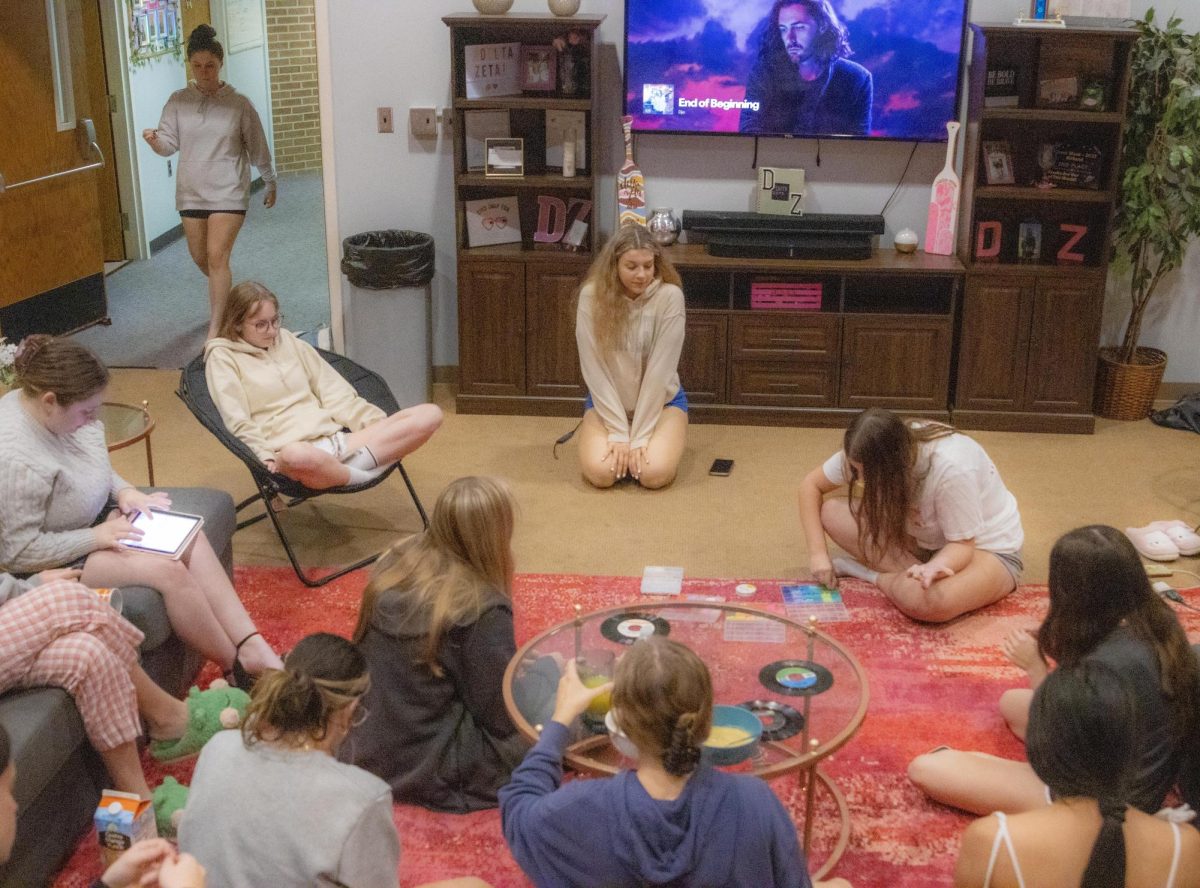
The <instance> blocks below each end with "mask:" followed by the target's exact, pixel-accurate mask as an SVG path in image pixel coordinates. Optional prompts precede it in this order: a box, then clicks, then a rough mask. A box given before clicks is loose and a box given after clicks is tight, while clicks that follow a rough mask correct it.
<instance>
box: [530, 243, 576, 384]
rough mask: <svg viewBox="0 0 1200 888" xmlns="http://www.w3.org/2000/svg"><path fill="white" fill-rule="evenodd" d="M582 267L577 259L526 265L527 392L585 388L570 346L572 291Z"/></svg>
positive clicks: (572, 326)
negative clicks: (561, 264) (576, 263)
mask: <svg viewBox="0 0 1200 888" xmlns="http://www.w3.org/2000/svg"><path fill="white" fill-rule="evenodd" d="M586 273H587V267H586V266H583V265H580V266H577V267H573V266H567V267H565V268H564V267H556V266H549V265H545V266H544V265H535V264H533V263H530V264H529V265H527V266H526V271H525V318H526V337H525V367H526V391H527V392H528V394H530V395H532V396H535V397H559V398H582V397H583V396H584V395H586V394H587V388H586V387H585V386H584V384H583V374H582V373H581V372H580V370H579V351H578V349H577V348H576V347H575V291H576V290H577V289H578V288H579V282H580V279H581V278H582V277H583V275H584V274H586Z"/></svg>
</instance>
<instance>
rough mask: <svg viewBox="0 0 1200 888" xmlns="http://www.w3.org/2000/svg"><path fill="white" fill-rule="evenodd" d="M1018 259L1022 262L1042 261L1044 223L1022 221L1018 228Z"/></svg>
mask: <svg viewBox="0 0 1200 888" xmlns="http://www.w3.org/2000/svg"><path fill="white" fill-rule="evenodd" d="M1017 259H1018V260H1020V261H1021V262H1040V261H1041V259H1042V223H1041V222H1037V221H1035V220H1026V221H1025V222H1022V223H1021V224H1020V226H1019V228H1018V229H1017Z"/></svg>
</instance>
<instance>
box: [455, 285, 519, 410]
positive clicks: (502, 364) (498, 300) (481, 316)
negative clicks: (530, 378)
mask: <svg viewBox="0 0 1200 888" xmlns="http://www.w3.org/2000/svg"><path fill="white" fill-rule="evenodd" d="M458 377H459V378H458V386H459V392H460V393H462V394H464V395H523V394H525V266H524V265H523V264H522V263H520V262H463V261H460V262H459V265H458Z"/></svg>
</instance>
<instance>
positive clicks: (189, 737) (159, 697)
mask: <svg viewBox="0 0 1200 888" xmlns="http://www.w3.org/2000/svg"><path fill="white" fill-rule="evenodd" d="M78 576H79V571H78V570H48V571H44V572H43V573H42V574H40V575H36V576H35V577H34V581H36V582H31V581H28V580H18V579H17V578H16V577H13V576H11V575H10V574H5V573H0V693H3V692H5V691H10V690H13V689H15V688H35V687H46V686H49V687H61V688H62V689H63V690H65V691H66V692H67V693H68V694H70V695H71V697H72V698H73V699H74V700H75V706H76V708H77V709H78V710H79V715H80V718H81V719H82V720H83V727H84V730H85V731H86V732H87V737H88V740H89V742H90V743H91V744H92V746H93V747H94V748H95V750H96V751H97V752H98V753H99V754H100V759H101V761H103V762H104V767H105V769H106V770H107V771H108V775H109V779H110V780H111V781H112V786H113V787H114V788H115V789H118V790H121V791H122V792H132V793H136V794H137V795H139V796H141V797H142V798H147V799H148V798H150V795H151V793H150V787H149V785H148V784H147V783H146V776H145V774H144V773H143V771H142V763H141V759H140V758H139V756H138V748H137V741H138V738H139V737H141V736H142V722H141V718H139V715H140V716H141V717H143V718H145V720H146V726H147V728H148V729H149V733H150V738H151V739H152V740H154V741H156V742H155V743H154V744H153V745H152V747H151V751H152V753H153V754H154V755H155V756H157V757H160V758H163V759H175V758H182V757H185V756H186V755H189V754H190V755H194V754H195V753H197V752H199V751H200V747H201V746H203V745H204V743H205V741H207V740H208V739H209V737H210V736H211V735H212V732H213V731H215V730H218V729H219V728H220V727H221V725H220V722H219V721H217V720H215V719H213V720H210V721H207V722H205V721H203V720H201V719H192V718H191V717H190V714H189V709H190V706H192V705H196V704H197V703H198V702H199V699H200V698H199V697H189V701H188V703H185V702H184V701H182V700H176V699H175V698H174V697H172V696H171V695H170V694H168V693H167V692H166V691H164V690H163V689H162V688H160V687H159V686H158V685H156V684H155V683H154V682H153V681H152V680H151V678H150V676H148V675H147V674H146V673H145V672H143V671H142V668H141V667H140V666H139V665H138V645H139V644H141V642H142V633H141V632H140V631H139V630H138V629H137V628H136V627H135V626H134V625H133V624H132V623H130V622H128V621H127V620H125V619H123V618H122V617H121V616H120V615H119V614H118V613H117V612H116V611H115V610H113V609H112V608H111V607H109V606H108V605H107V604H106V603H104V602H103V601H101V599H100V597H99V596H98V595H97V594H96V593H95V592H93V591H92V590H91V589H88V588H86V587H84V586H81V585H79V583H76V582H73V580H74V579H75V578H77V577H78ZM38 583H40V584H38ZM204 693H205V694H207V695H209V696H214V695H221V696H222V702H224V703H229V704H231V705H232V706H234V708H235V709H240V710H242V711H244V710H245V704H246V695H245V694H244V693H242V692H241V691H239V690H237V689H232V688H231V689H228V690H223V691H216V690H213V691H206V692H204ZM230 726H231V727H232V725H230Z"/></svg>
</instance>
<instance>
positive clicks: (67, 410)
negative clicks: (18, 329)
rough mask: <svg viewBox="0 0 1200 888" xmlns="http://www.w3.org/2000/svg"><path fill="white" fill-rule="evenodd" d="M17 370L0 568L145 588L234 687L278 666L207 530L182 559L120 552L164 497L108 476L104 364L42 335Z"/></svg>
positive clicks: (2, 405)
mask: <svg viewBox="0 0 1200 888" xmlns="http://www.w3.org/2000/svg"><path fill="white" fill-rule="evenodd" d="M16 371H17V386H18V388H17V390H16V391H12V392H9V393H8V394H7V395H5V396H4V397H3V398H0V493H2V496H0V570H3V571H7V572H9V573H12V574H16V575H18V576H19V577H27V576H30V575H31V574H35V573H38V572H44V571H46V570H52V569H54V568H70V569H71V570H69V571H67V572H66V576H65V578H67V579H78V580H79V581H80V582H81V583H83V584H84V585H85V586H89V587H91V588H101V587H111V586H127V585H138V586H149V587H150V588H152V589H157V590H158V591H159V592H160V593H161V594H162V597H163V603H164V604H165V606H166V609H167V617H168V619H169V620H170V622H171V628H172V629H174V631H175V632H176V633H177V634H178V635H179V637H180V638H182V639H183V640H184V641H185V642H187V644H188V645H190V646H191V647H193V648H195V649H196V650H197V651H199V652H200V653H201V654H203V655H204V656H206V657H208V658H209V659H210V660H212V661H213V662H215V663H217V664H219V665H220V667H221V669H222V670H224V671H225V672H227V673H229V672H231V673H232V677H233V679H234V682H235V683H236V684H238V685H239V686H241V687H246V686H248V684H249V683H250V682H251V681H252V676H254V675H257V674H258V673H260V672H262V671H263V670H264V669H270V668H274V667H276V666H278V665H279V664H280V660H279V657H278V656H277V655H276V654H275V652H274V651H273V650H271V647H270V645H268V644H267V642H266V641H265V640H264V639H263V637H262V636H261V635H260V634H259V632H258V629H257V628H255V625H254V621H253V620H251V618H250V615H249V614H248V613H246V608H245V607H244V606H243V605H242V602H241V599H240V598H238V595H237V592H236V591H235V590H234V588H233V586H232V585H231V584H230V582H229V577H228V575H227V574H226V573H225V568H223V567H222V566H221V562H220V560H219V559H218V558H217V555H216V553H215V552H214V551H213V548H212V546H211V545H210V543H209V542H208V538H207V537H205V535H204V533H203V531H201V532H200V533H199V534H198V535H197V536H196V538H195V540H194V542H193V543H192V544H191V546H190V547H189V549H188V550H187V552H185V553H184V554H183V556H182V557H180V558H178V559H171V558H164V557H163V556H161V555H156V554H153V553H150V552H143V551H138V550H136V549H132V548H130V547H129V546H127V545H126V543H127V542H129V541H132V540H138V539H141V537H142V536H143V532H142V531H141V530H140V529H138V528H136V527H134V526H133V522H134V520H135V519H136V518H137V517H138V516H139V514H149V513H150V511H151V510H152V509H169V508H170V507H171V501H170V499H169V498H168V497H167V494H166V493H165V492H163V491H154V492H146V491H142V490H138V489H137V488H136V487H134V486H133V485H132V484H130V483H129V482H128V481H126V480H125V479H124V478H122V477H121V476H120V475H118V474H117V473H116V472H115V471H113V467H112V463H110V462H109V459H108V448H107V446H106V445H105V443H104V427H103V425H102V424H101V423H100V422H99V421H98V420H97V417H98V415H99V411H100V406H101V404H102V403H103V401H104V396H105V392H106V391H107V390H108V368H107V367H105V366H104V364H103V363H101V361H100V359H99V358H97V357H96V356H95V355H94V354H93V353H92V352H91V351H90V350H88V349H87V348H86V347H84V346H82V345H80V344H79V343H77V342H75V341H74V340H73V339H67V338H58V337H51V336H45V335H41V334H39V335H35V336H30V337H27V338H26V339H25V340H24V342H23V343H22V344H21V350H20V353H19V354H18V355H17V360H16ZM110 503H115V504H116V508H112V506H111V505H110ZM60 573H61V572H60ZM58 578H60V579H61V578H63V576H59V577H58Z"/></svg>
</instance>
